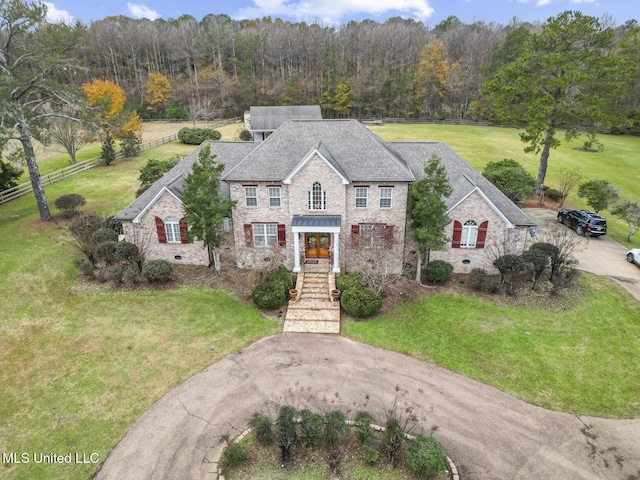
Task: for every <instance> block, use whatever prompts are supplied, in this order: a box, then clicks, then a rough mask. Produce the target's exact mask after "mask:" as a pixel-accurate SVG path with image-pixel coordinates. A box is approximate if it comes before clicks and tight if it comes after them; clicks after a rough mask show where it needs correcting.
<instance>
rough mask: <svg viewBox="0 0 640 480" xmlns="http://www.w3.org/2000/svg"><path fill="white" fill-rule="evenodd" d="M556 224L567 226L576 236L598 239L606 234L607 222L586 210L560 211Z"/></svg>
mask: <svg viewBox="0 0 640 480" xmlns="http://www.w3.org/2000/svg"><path fill="white" fill-rule="evenodd" d="M558 223H564V224H565V225H568V226H569V228H573V229H574V230H575V231H576V233H577V234H578V235H590V236H592V237H599V236H600V235H606V234H607V221H606V220H605V219H604V218H602V217H601V216H600V215H598V214H597V213H595V212H589V211H587V210H560V211H559V212H558Z"/></svg>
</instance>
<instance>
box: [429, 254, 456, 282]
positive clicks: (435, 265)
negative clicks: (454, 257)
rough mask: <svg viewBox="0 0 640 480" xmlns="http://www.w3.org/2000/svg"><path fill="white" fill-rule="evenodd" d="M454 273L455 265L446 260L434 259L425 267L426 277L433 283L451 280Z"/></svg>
mask: <svg viewBox="0 0 640 480" xmlns="http://www.w3.org/2000/svg"><path fill="white" fill-rule="evenodd" d="M452 274H453V265H451V264H450V263H449V262H445V261H444V260H433V261H432V262H429V265H427V268H425V269H424V275H425V278H426V279H427V280H428V281H430V282H433V283H444V282H447V281H449V279H450V278H451V275H452Z"/></svg>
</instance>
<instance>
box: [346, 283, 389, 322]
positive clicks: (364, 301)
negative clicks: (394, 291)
mask: <svg viewBox="0 0 640 480" xmlns="http://www.w3.org/2000/svg"><path fill="white" fill-rule="evenodd" d="M340 303H341V305H342V308H344V310H345V312H347V313H348V314H349V315H351V316H352V317H356V318H365V317H370V316H372V315H375V314H376V313H378V311H379V310H380V307H382V295H380V294H377V293H376V292H374V291H373V290H372V289H371V288H369V287H365V286H362V285H361V286H359V287H351V288H347V289H346V290H344V291H343V292H342V295H341V297H340Z"/></svg>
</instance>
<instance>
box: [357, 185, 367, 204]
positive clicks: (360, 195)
mask: <svg viewBox="0 0 640 480" xmlns="http://www.w3.org/2000/svg"><path fill="white" fill-rule="evenodd" d="M368 198H369V188H368V187H356V208H367V200H368Z"/></svg>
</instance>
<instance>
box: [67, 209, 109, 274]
mask: <svg viewBox="0 0 640 480" xmlns="http://www.w3.org/2000/svg"><path fill="white" fill-rule="evenodd" d="M103 225H104V218H102V217H101V216H100V215H98V214H97V213H89V214H87V215H82V216H80V217H76V218H75V219H74V220H73V221H72V222H71V223H70V224H69V231H70V232H71V235H73V238H74V239H75V241H76V242H77V244H78V248H79V249H80V250H81V251H82V253H84V254H85V255H86V257H87V259H88V260H89V262H91V265H94V266H95V264H96V249H97V248H98V245H97V244H96V242H95V240H94V239H93V234H94V232H95V231H96V230H98V229H99V228H102V226H103Z"/></svg>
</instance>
